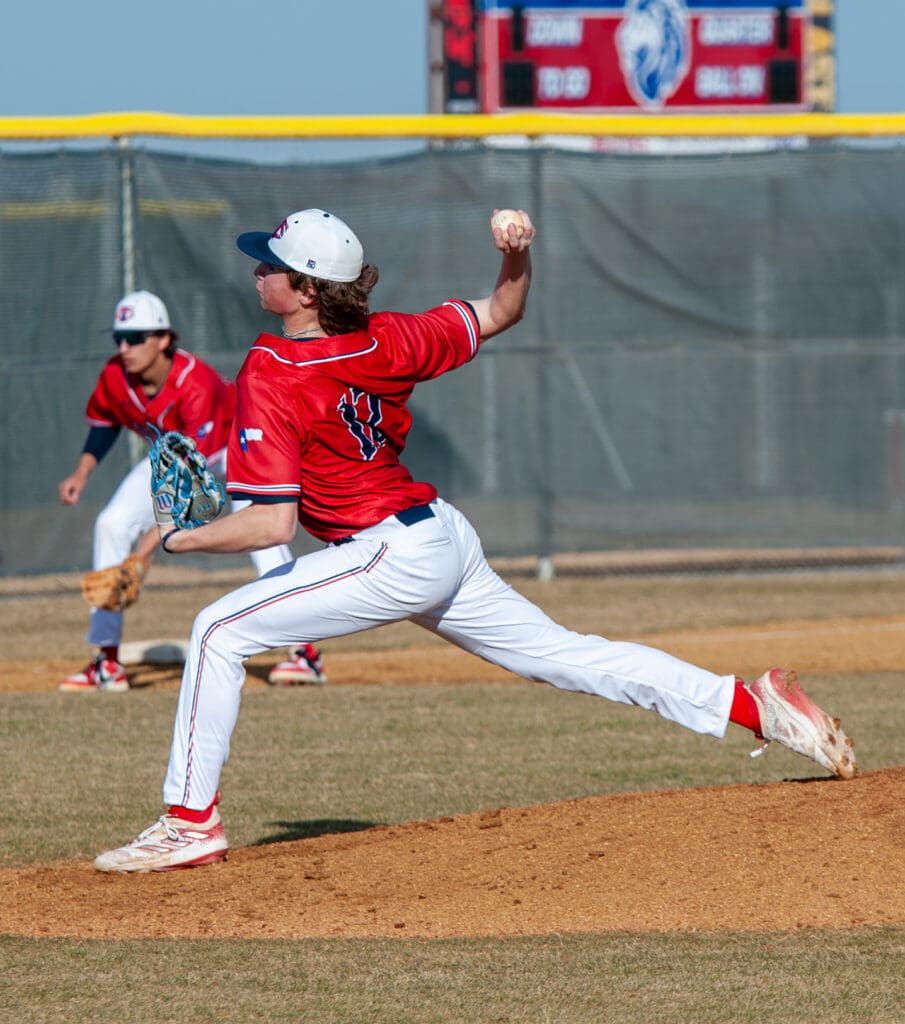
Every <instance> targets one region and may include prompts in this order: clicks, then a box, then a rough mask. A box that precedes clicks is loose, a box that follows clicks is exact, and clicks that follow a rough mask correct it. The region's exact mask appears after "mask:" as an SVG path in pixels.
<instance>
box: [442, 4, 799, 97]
mask: <svg viewBox="0 0 905 1024" xmlns="http://www.w3.org/2000/svg"><path fill="white" fill-rule="evenodd" d="M814 2H815V0H810V4H809V0H788V2H786V3H775V2H774V3H758V2H756V0H745V2H742V0H594V2H591V0H569V2H567V0H546V2H544V3H540V2H534V0H526V2H524V3H521V4H518V5H511V4H503V3H501V2H499V0H443V4H442V10H443V40H444V68H445V79H446V87H445V102H446V109H447V111H450V112H455V111H457V110H459V111H467V110H481V111H482V112H485V113H497V112H501V111H518V110H532V109H545V110H560V111H571V112H580V111H584V112H588V113H594V112H619V113H632V112H638V111H645V110H647V111H655V112H656V111H669V110H674V111H677V112H678V111H687V112H702V113H703V112H705V111H708V110H711V111H715V110H719V111H723V112H726V111H730V110H731V111H739V112H751V113H754V112H758V111H761V112H763V111H777V110H785V111H796V110H810V109H814V106H815V104H814V101H813V97H811V96H810V95H809V79H808V72H807V69H808V61H809V58H810V51H809V47H810V45H811V28H812V17H811V5H813V4H814ZM818 2H819V0H818Z"/></svg>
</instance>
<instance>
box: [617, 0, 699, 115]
mask: <svg viewBox="0 0 905 1024" xmlns="http://www.w3.org/2000/svg"><path fill="white" fill-rule="evenodd" d="M616 47H617V49H618V51H619V64H620V66H621V67H622V73H623V75H625V81H626V85H627V86H628V89H629V92H630V93H631V94H632V96H633V97H634V98H635V99H636V100H637V102H638V103H640V104H641V106H643V107H660V106H662V105H663V104H664V103H665V102H666V101H667V100H668V99H669V98H670V96H672V95H673V94H674V93H675V91H676V89H678V88H679V86H680V85H681V84H682V81H683V79H684V78H685V76H686V75H687V74H688V68H689V66H690V64H691V32H690V28H689V18H688V8H687V7H686V6H685V3H684V0H627V3H626V5H625V15H624V17H623V19H622V22H621V24H620V25H619V28H618V29H617V30H616Z"/></svg>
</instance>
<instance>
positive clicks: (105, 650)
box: [101, 644, 119, 661]
mask: <svg viewBox="0 0 905 1024" xmlns="http://www.w3.org/2000/svg"><path fill="white" fill-rule="evenodd" d="M101 654H102V655H103V656H104V661H119V644H113V645H112V646H111V647H102V648H101Z"/></svg>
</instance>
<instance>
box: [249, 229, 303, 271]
mask: <svg viewBox="0 0 905 1024" xmlns="http://www.w3.org/2000/svg"><path fill="white" fill-rule="evenodd" d="M272 237H273V236H272V235H271V234H270V232H269V231H246V232H245V234H244V235H239V237H238V238H237V239H236V245H237V246H238V247H239V249H241V250H242V252H244V253H245V255H246V256H251V258H252V259H253V260H257V261H258V262H259V263H267V264H269V265H270V266H272V267H283V268H284V269H285V270H294V269H295V267H290V266H289V264H288V263H284V262H283V261H282V260H281V259H280V257H279V256H277V254H276V253H275V252H274V251H273V250H272V249H271V248H270V244H269V243H270V239H271V238H272Z"/></svg>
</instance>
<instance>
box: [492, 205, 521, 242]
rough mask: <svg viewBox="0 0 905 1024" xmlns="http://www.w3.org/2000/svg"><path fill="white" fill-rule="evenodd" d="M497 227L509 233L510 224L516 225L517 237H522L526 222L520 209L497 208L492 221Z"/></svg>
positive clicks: (505, 233) (504, 232)
mask: <svg viewBox="0 0 905 1024" xmlns="http://www.w3.org/2000/svg"><path fill="white" fill-rule="evenodd" d="M490 223H491V224H492V225H493V226H494V227H495V228H499V229H500V231H502V232H503V234H504V235H507V236H508V234H509V225H510V224H514V225H515V234H516V237H518V238H521V237H522V235H523V234H524V233H525V222H524V221H523V220H522V215H521V214H520V213H519V212H518V210H497V212H496V213H495V214H494V215H493V219H492V220H491V222H490Z"/></svg>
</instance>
